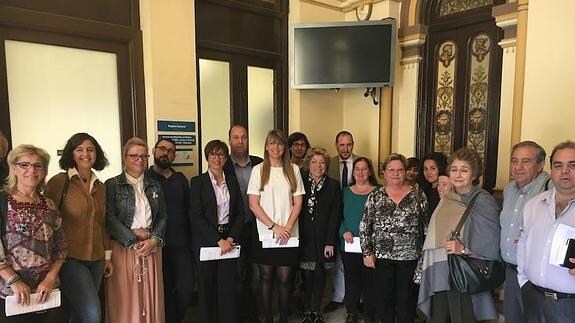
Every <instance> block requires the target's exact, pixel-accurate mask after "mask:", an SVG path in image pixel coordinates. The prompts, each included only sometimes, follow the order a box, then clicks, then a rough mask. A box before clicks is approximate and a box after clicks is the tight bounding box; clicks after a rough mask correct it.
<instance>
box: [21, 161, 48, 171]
mask: <svg viewBox="0 0 575 323" xmlns="http://www.w3.org/2000/svg"><path fill="white" fill-rule="evenodd" d="M16 165H18V167H20V168H22V169H30V168H34V170H44V169H45V167H44V164H40V163H35V164H32V163H29V162H20V163H16Z"/></svg>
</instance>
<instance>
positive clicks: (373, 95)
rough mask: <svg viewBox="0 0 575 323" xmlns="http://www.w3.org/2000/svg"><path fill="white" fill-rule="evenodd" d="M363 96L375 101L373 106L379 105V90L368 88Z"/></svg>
mask: <svg viewBox="0 0 575 323" xmlns="http://www.w3.org/2000/svg"><path fill="white" fill-rule="evenodd" d="M363 96H365V97H366V98H367V97H368V96H371V99H372V100H373V105H379V102H378V101H377V88H376V87H368V88H367V89H366V90H365V93H364V94H363Z"/></svg>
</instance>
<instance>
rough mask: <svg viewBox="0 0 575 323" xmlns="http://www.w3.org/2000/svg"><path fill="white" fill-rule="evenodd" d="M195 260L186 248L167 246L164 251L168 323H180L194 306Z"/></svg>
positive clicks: (190, 251)
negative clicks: (189, 308) (187, 311)
mask: <svg viewBox="0 0 575 323" xmlns="http://www.w3.org/2000/svg"><path fill="white" fill-rule="evenodd" d="M193 263H194V258H193V254H192V250H191V249H190V248H188V247H185V246H165V247H164V248H163V249H162V265H163V268H162V270H163V274H164V304H165V310H166V323H176V322H177V323H179V322H181V321H182V320H183V319H184V317H185V315H186V310H187V309H188V307H189V306H191V305H192V301H193V295H194V278H195V277H194V273H195V272H194V266H193Z"/></svg>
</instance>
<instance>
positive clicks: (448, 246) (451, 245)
mask: <svg viewBox="0 0 575 323" xmlns="http://www.w3.org/2000/svg"><path fill="white" fill-rule="evenodd" d="M463 249H465V246H464V245H463V243H461V241H459V240H449V241H447V242H446V243H445V252H447V254H448V255H461V254H462V252H461V251H462V250H463Z"/></svg>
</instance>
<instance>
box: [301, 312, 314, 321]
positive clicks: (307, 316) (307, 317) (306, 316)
mask: <svg viewBox="0 0 575 323" xmlns="http://www.w3.org/2000/svg"><path fill="white" fill-rule="evenodd" d="M301 323H313V320H312V319H311V312H304V313H303V320H301Z"/></svg>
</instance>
